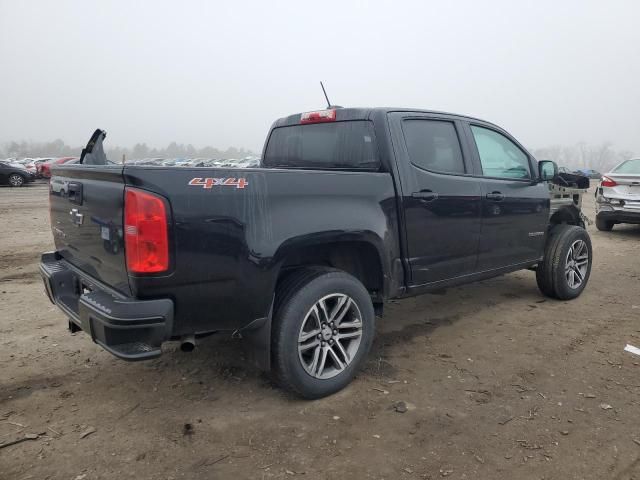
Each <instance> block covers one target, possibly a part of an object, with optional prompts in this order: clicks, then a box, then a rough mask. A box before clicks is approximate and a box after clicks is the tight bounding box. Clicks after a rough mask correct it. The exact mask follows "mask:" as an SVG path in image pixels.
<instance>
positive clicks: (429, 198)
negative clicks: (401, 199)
mask: <svg viewBox="0 0 640 480" xmlns="http://www.w3.org/2000/svg"><path fill="white" fill-rule="evenodd" d="M411 196H412V197H413V198H418V199H420V200H422V201H425V202H433V201H434V200H436V199H437V198H438V194H437V193H436V192H433V191H431V190H420V191H419V192H413V193H412V194H411Z"/></svg>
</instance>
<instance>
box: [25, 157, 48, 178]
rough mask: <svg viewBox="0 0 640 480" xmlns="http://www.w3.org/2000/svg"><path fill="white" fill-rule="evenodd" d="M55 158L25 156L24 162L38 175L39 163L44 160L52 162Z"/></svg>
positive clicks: (26, 166) (27, 167)
mask: <svg viewBox="0 0 640 480" xmlns="http://www.w3.org/2000/svg"><path fill="white" fill-rule="evenodd" d="M51 160H53V158H25V159H23V161H22V163H23V165H24V166H25V168H26V169H27V170H29V171H30V172H31V173H33V174H34V175H35V176H36V177H37V176H38V165H40V164H41V163H44V162H50V161H51Z"/></svg>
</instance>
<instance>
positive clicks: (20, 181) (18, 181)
mask: <svg viewBox="0 0 640 480" xmlns="http://www.w3.org/2000/svg"><path fill="white" fill-rule="evenodd" d="M9 185H11V186H12V187H21V186H22V185H24V177H23V176H22V175H20V174H18V173H12V174H11V175H9Z"/></svg>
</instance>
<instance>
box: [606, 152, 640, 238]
mask: <svg viewBox="0 0 640 480" xmlns="http://www.w3.org/2000/svg"><path fill="white" fill-rule="evenodd" d="M616 223H635V224H640V158H632V159H631V160H625V161H624V162H622V163H621V164H620V165H618V166H616V167H615V168H614V169H613V170H611V171H610V172H609V173H605V174H604V176H603V177H602V180H601V181H600V184H599V185H598V188H597V190H596V227H598V230H602V231H610V230H611V229H612V228H613V226H614V225H615V224H616Z"/></svg>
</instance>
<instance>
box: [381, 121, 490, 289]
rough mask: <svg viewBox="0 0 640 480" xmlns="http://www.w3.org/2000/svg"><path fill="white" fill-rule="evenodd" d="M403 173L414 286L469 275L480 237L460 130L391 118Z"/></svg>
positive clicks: (451, 124) (452, 124)
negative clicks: (404, 171) (398, 145)
mask: <svg viewBox="0 0 640 480" xmlns="http://www.w3.org/2000/svg"><path fill="white" fill-rule="evenodd" d="M396 115H397V117H396V118H397V122H395V123H394V126H395V130H396V131H397V132H398V137H400V138H401V140H400V143H401V144H402V147H403V148H402V149H400V150H401V151H400V152H397V154H400V155H401V157H404V158H399V159H398V161H399V162H402V165H403V166H404V168H405V169H407V170H406V175H405V182H404V184H403V200H402V204H403V209H404V217H405V231H406V243H407V251H408V262H409V267H410V271H411V284H412V285H414V286H417V285H424V284H428V283H433V282H438V281H441V280H447V279H451V278H455V277H459V276H462V275H465V274H469V273H472V272H473V271H474V268H475V264H476V257H477V251H478V241H479V234H480V222H481V219H480V185H479V183H478V181H477V179H476V178H473V177H472V176H470V175H469V173H470V165H471V162H470V161H468V160H467V158H466V155H465V152H466V148H463V146H462V145H463V144H462V143H461V141H460V129H461V128H462V126H461V125H460V124H459V123H458V122H457V121H455V120H451V119H449V118H447V117H446V116H442V117H438V116H430V115H427V114H424V115H420V114H406V116H403V114H396Z"/></svg>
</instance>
